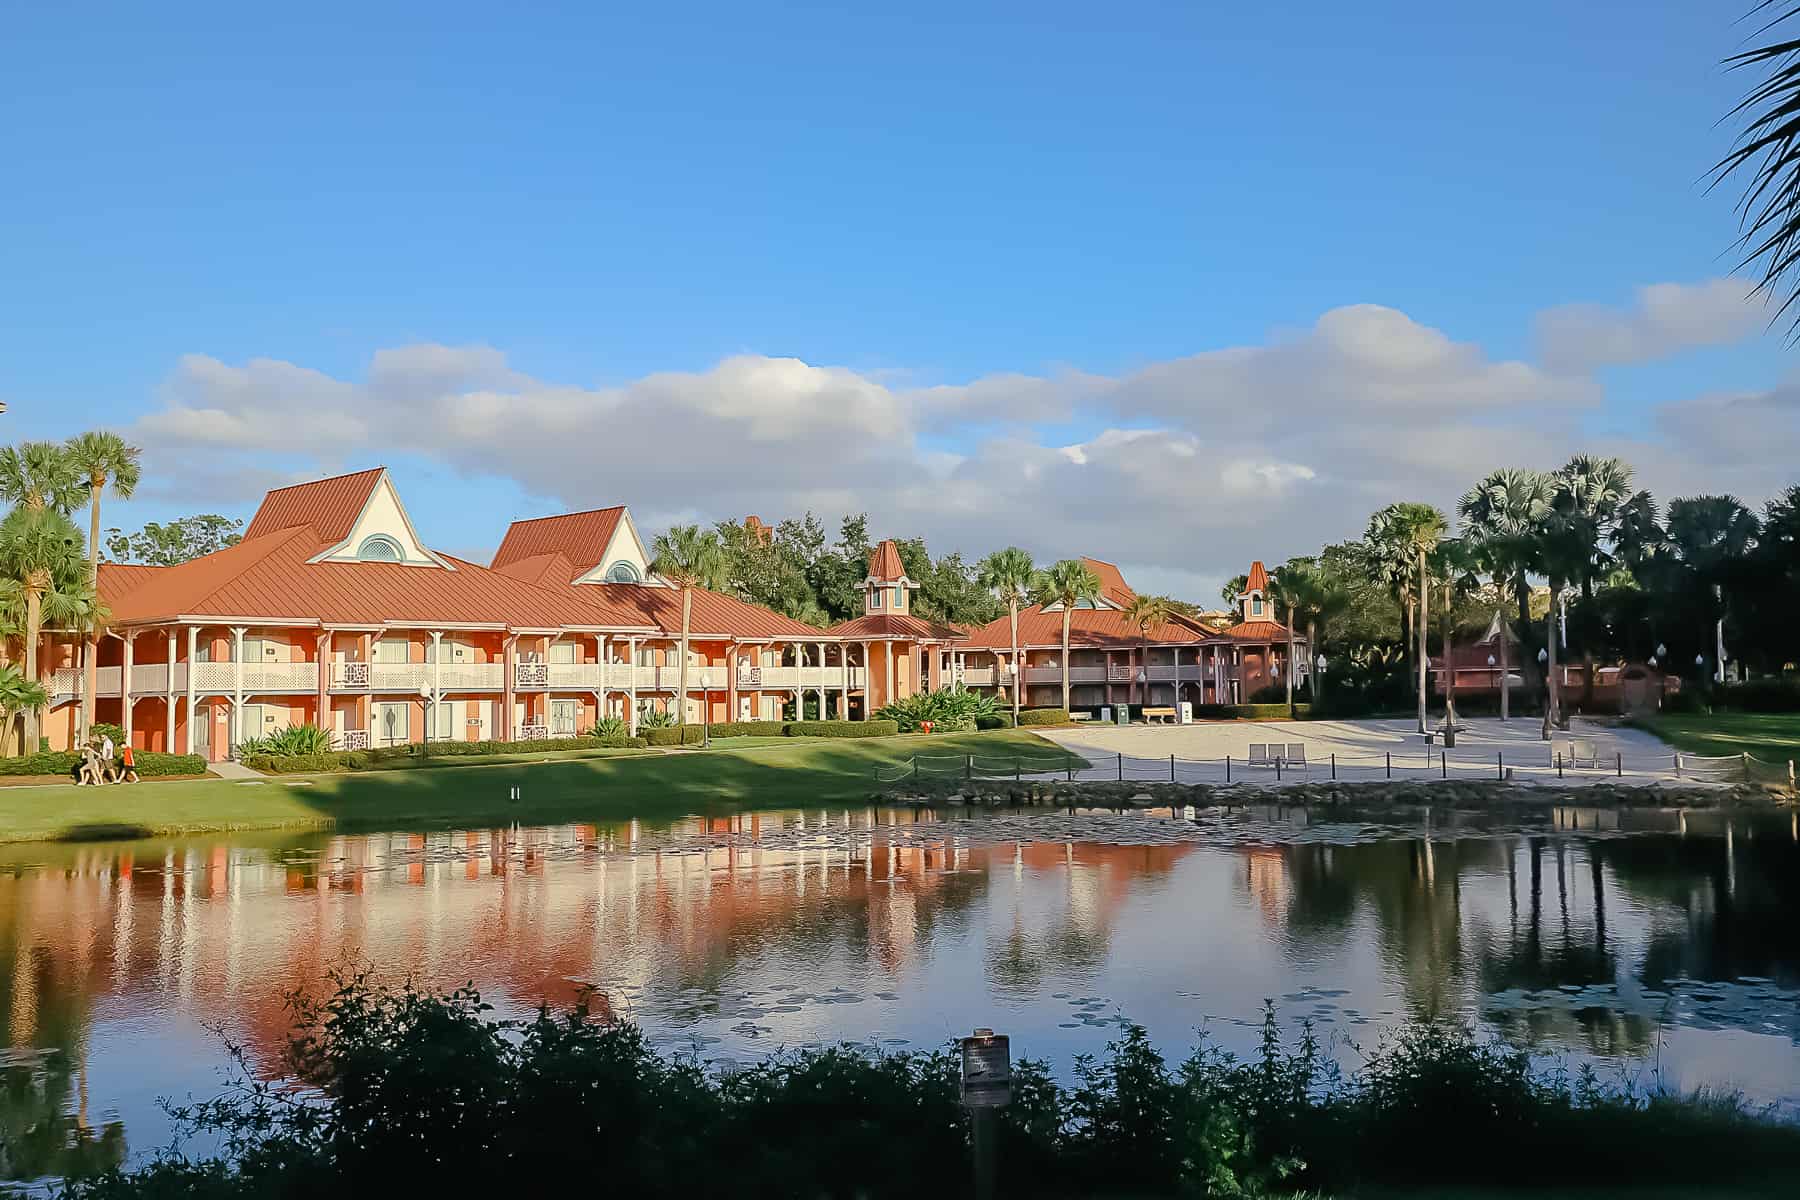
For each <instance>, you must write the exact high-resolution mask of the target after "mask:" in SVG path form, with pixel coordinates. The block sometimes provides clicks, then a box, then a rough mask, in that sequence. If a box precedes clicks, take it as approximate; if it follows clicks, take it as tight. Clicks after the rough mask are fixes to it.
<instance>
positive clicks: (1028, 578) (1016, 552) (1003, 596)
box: [975, 546, 1067, 725]
mask: <svg viewBox="0 0 1800 1200" xmlns="http://www.w3.org/2000/svg"><path fill="white" fill-rule="evenodd" d="M1036 577H1037V566H1036V565H1035V564H1034V563H1033V562H1032V561H1031V555H1030V554H1028V553H1026V552H1025V551H1024V550H1021V549H1020V548H1019V547H1017V546H1008V547H1006V549H1004V550H996V551H994V552H993V553H992V554H990V555H988V556H987V557H986V558H984V559H982V560H981V563H980V565H979V566H977V567H976V568H975V579H976V581H977V582H978V583H980V585H981V586H982V587H984V588H986V589H988V591H989V592H991V593H993V594H994V595H995V596H996V597H998V598H999V599H1000V600H1001V601H1003V602H1004V603H1005V604H1006V615H1007V621H1008V628H1009V630H1010V632H1011V634H1012V660H1011V661H1012V672H1013V683H1012V689H1011V690H1012V708H1013V724H1014V725H1017V724H1018V723H1019V703H1020V701H1019V693H1020V690H1021V689H1022V688H1023V687H1024V686H1025V672H1024V671H1023V670H1022V669H1021V668H1020V663H1019V602H1020V601H1021V600H1023V599H1025V598H1026V596H1027V595H1028V594H1029V592H1030V590H1031V588H1032V586H1033V583H1034V582H1035V580H1036ZM1064 706H1065V707H1067V704H1066V702H1065V705H1064Z"/></svg>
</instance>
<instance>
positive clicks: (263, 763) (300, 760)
mask: <svg viewBox="0 0 1800 1200" xmlns="http://www.w3.org/2000/svg"><path fill="white" fill-rule="evenodd" d="M359 757H361V758H362V760H363V761H364V762H366V761H367V758H366V757H364V756H362V754H361V752H360V751H342V750H333V751H327V752H326V753H324V754H246V755H245V756H244V757H243V759H242V762H243V764H244V765H245V766H246V767H249V768H250V769H251V770H252V771H261V772H262V773H263V774H265V775H320V774H324V773H325V772H327V771H344V770H348V769H350V760H351V759H353V758H359Z"/></svg>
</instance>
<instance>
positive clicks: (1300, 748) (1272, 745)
mask: <svg viewBox="0 0 1800 1200" xmlns="http://www.w3.org/2000/svg"><path fill="white" fill-rule="evenodd" d="M1244 762H1245V764H1246V765H1247V766H1252V767H1299V768H1300V769H1301V770H1303V771H1304V770H1306V744H1305V743H1304V742H1289V743H1288V744H1287V745H1286V746H1283V745H1282V744H1281V743H1280V742H1251V743H1250V753H1249V754H1248V755H1246V756H1245V758H1244Z"/></svg>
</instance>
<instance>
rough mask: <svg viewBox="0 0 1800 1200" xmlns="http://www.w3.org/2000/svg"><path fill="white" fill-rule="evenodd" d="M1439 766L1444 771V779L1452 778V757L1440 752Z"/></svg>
mask: <svg viewBox="0 0 1800 1200" xmlns="http://www.w3.org/2000/svg"><path fill="white" fill-rule="evenodd" d="M1438 766H1439V767H1440V768H1442V769H1443V772H1444V778H1445V779H1448V778H1450V756H1449V755H1448V754H1446V753H1444V752H1443V751H1442V750H1439V751H1438Z"/></svg>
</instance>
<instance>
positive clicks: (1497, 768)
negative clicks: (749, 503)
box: [1494, 750, 1506, 780]
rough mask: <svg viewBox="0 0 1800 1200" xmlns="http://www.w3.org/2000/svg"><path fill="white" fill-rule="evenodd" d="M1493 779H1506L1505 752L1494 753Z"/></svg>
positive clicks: (1497, 751)
mask: <svg viewBox="0 0 1800 1200" xmlns="http://www.w3.org/2000/svg"><path fill="white" fill-rule="evenodd" d="M1494 778H1495V779H1499V780H1504V779H1505V778H1506V751H1504V750H1496V751H1494Z"/></svg>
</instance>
